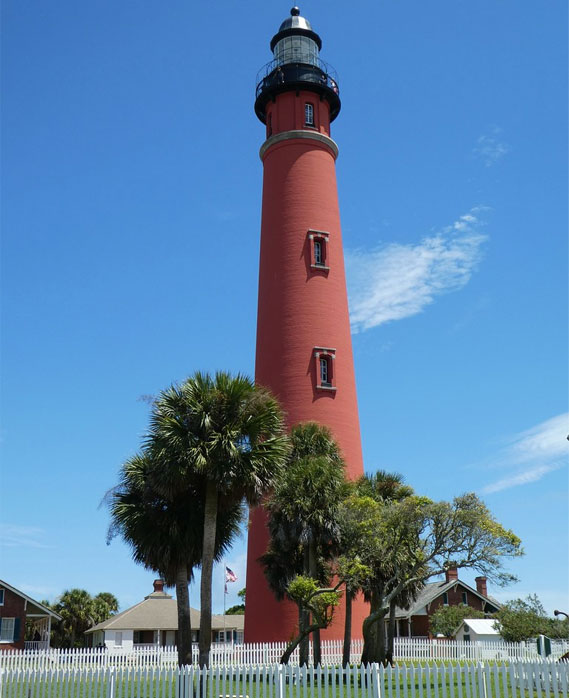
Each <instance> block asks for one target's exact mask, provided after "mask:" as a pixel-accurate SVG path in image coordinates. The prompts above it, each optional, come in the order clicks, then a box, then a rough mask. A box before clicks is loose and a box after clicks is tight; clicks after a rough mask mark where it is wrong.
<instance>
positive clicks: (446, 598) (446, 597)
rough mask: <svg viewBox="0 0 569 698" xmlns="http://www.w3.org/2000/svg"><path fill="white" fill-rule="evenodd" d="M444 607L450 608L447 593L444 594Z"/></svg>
mask: <svg viewBox="0 0 569 698" xmlns="http://www.w3.org/2000/svg"><path fill="white" fill-rule="evenodd" d="M443 606H448V594H447V592H446V591H445V592H444V594H443Z"/></svg>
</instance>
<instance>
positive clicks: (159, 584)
mask: <svg viewBox="0 0 569 698" xmlns="http://www.w3.org/2000/svg"><path fill="white" fill-rule="evenodd" d="M154 591H159V592H164V580H163V579H155V580H154Z"/></svg>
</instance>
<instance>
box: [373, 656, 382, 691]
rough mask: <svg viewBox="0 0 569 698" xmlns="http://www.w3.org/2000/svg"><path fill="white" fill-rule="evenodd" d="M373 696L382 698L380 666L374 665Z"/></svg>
mask: <svg viewBox="0 0 569 698" xmlns="http://www.w3.org/2000/svg"><path fill="white" fill-rule="evenodd" d="M371 685H372V692H373V693H372V695H373V698H381V693H382V691H381V676H380V674H379V664H377V663H376V664H374V665H373V667H372V675H371Z"/></svg>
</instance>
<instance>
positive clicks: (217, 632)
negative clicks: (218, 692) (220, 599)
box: [85, 579, 245, 650]
mask: <svg viewBox="0 0 569 698" xmlns="http://www.w3.org/2000/svg"><path fill="white" fill-rule="evenodd" d="M244 618H245V617H244V616H227V615H226V616H223V615H222V616H219V615H213V616H212V641H213V642H236V643H242V642H243V624H244ZM190 622H191V626H192V640H193V641H194V642H197V641H198V638H199V625H200V612H199V611H198V610H196V609H195V608H191V609H190ZM85 635H86V637H87V644H88V645H89V646H91V647H97V646H101V645H104V646H105V647H107V648H108V649H119V648H122V649H125V650H129V649H133V648H137V647H142V646H146V647H148V646H149V645H153V646H158V647H169V646H170V647H172V646H175V645H176V644H177V636H178V604H177V601H176V599H174V598H172V596H171V595H170V594H167V593H166V592H165V591H164V582H163V581H162V580H161V579H157V580H156V581H155V582H154V591H153V592H152V593H151V594H149V595H148V596H146V597H145V598H144V600H143V601H141V602H140V603H137V604H136V605H134V606H131V607H130V608H127V609H126V611H122V612H121V613H117V614H116V615H114V616H111V617H110V618H107V620H105V621H103V622H102V623H98V624H97V625H95V626H93V627H92V628H89V630H87V631H86V633H85Z"/></svg>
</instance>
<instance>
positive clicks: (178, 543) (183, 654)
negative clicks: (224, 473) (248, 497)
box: [106, 449, 243, 666]
mask: <svg viewBox="0 0 569 698" xmlns="http://www.w3.org/2000/svg"><path fill="white" fill-rule="evenodd" d="M156 468H157V464H156V463H155V462H154V461H153V459H152V455H151V452H150V450H149V449H146V450H145V451H143V452H142V453H140V454H138V455H136V456H134V457H133V458H131V459H129V460H128V461H127V462H126V463H125V464H124V465H123V467H122V469H121V474H120V482H119V485H118V486H117V487H116V488H114V489H113V490H111V491H110V492H109V494H108V495H107V498H106V499H107V503H108V506H109V509H110V513H111V524H110V526H109V532H108V535H107V540H108V542H110V540H111V539H112V538H113V537H115V536H116V535H120V536H121V537H122V538H123V540H124V541H125V542H126V543H127V544H128V545H129V547H130V548H131V550H132V556H133V559H134V560H135V562H138V563H139V564H142V565H144V567H145V568H146V569H150V570H152V571H154V572H156V573H157V574H159V575H160V576H161V577H162V579H164V581H165V583H166V585H167V586H175V588H176V601H177V611H178V664H179V665H180V666H184V665H188V664H191V663H192V629H191V619H190V599H189V594H188V583H189V582H190V581H191V579H192V577H193V570H194V568H195V567H196V566H197V565H199V563H200V561H201V552H202V542H203V522H204V492H205V484H206V483H205V480H204V478H203V477H202V476H200V475H197V474H195V476H194V477H193V478H192V479H190V478H188V480H187V481H186V483H185V489H180V490H178V491H177V492H176V493H175V494H174V495H173V496H171V497H165V496H164V495H163V494H162V493H160V492H159V491H157V487H156V486H155V477H156V475H155V471H156ZM190 502H191V506H189V503H190ZM242 518H243V507H242V505H241V502H234V503H233V504H232V505H231V506H228V507H223V508H222V509H221V511H220V516H219V520H218V526H217V530H216V543H215V559H216V560H218V561H219V560H221V559H222V558H223V555H224V554H225V553H226V552H227V550H228V549H229V547H230V545H231V543H232V542H233V540H234V539H235V537H236V536H237V535H238V533H239V525H240V522H241V520H242Z"/></svg>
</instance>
